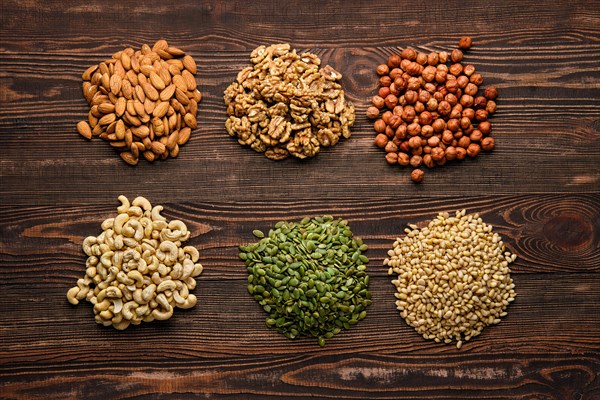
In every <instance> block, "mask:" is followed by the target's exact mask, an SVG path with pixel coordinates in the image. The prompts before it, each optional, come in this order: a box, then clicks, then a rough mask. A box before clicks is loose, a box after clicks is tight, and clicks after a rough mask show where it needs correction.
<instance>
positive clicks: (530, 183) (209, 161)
mask: <svg viewBox="0 0 600 400" xmlns="http://www.w3.org/2000/svg"><path fill="white" fill-rule="evenodd" d="M463 35H469V36H471V37H472V38H473V40H474V43H475V46H474V48H473V49H472V50H471V51H469V52H468V53H467V56H466V58H467V60H468V62H470V63H472V64H474V65H475V66H476V68H477V69H478V70H479V71H480V72H481V73H482V74H483V75H484V77H485V84H493V85H495V86H497V87H498V88H499V90H500V93H501V97H500V99H499V102H498V104H499V111H498V113H497V114H496V115H495V116H494V118H493V120H492V121H493V130H494V131H493V135H494V137H495V138H496V143H497V148H496V149H495V150H494V151H493V152H491V153H489V154H481V155H480V156H479V157H477V158H476V159H475V160H466V161H464V162H463V163H460V164H452V165H448V166H445V167H444V168H440V169H439V170H435V171H429V172H428V173H427V174H426V180H425V182H424V183H423V184H422V185H413V184H411V183H410V182H409V170H406V169H400V168H391V167H389V166H388V165H387V164H386V163H385V160H384V157H383V155H384V154H383V153H382V152H381V151H380V150H379V149H377V148H375V147H374V146H373V144H372V140H373V137H374V133H373V132H372V129H371V124H370V122H369V121H368V120H367V119H366V118H365V117H364V112H365V110H366V108H367V106H368V105H369V99H370V97H371V96H372V95H373V94H374V93H375V90H376V88H377V82H376V76H375V73H374V69H375V67H376V66H377V65H378V64H379V63H381V62H382V61H383V60H385V59H386V58H387V57H388V56H389V55H390V54H392V53H394V52H397V51H398V50H399V49H402V48H404V47H407V46H411V47H415V48H417V49H420V50H423V51H431V50H447V49H451V48H453V47H454V46H455V45H456V43H457V41H458V39H459V38H460V37H461V36H463ZM158 38H166V39H168V40H169V42H170V43H172V44H174V45H176V46H178V47H180V48H182V49H184V50H185V51H186V52H188V53H190V54H191V55H192V56H193V57H194V58H195V59H196V61H197V63H198V74H197V80H198V82H199V85H200V87H201V90H202V92H203V94H204V99H203V101H202V103H201V104H200V110H199V114H198V119H199V127H198V129H197V130H195V131H194V132H193V135H192V138H191V140H190V142H189V143H188V144H186V145H185V146H184V147H182V149H181V153H180V156H179V158H177V159H174V160H168V161H166V162H159V163H155V164H148V163H146V162H141V163H140V165H138V166H137V167H135V168H131V167H129V166H127V165H125V164H124V163H123V162H122V161H121V160H120V159H119V158H118V157H117V155H116V154H115V153H114V151H113V150H112V149H111V148H110V146H108V145H107V144H106V143H104V142H102V141H101V140H99V139H96V140H93V141H91V142H87V141H85V140H83V139H82V138H81V137H79V135H78V134H77V132H76V130H75V125H76V123H77V122H78V121H79V120H81V119H82V118H83V117H85V115H86V110H87V107H86V103H85V100H84V99H83V97H82V96H81V91H80V86H81V73H82V72H83V71H84V70H85V69H86V68H87V67H88V66H90V65H92V64H93V63H97V62H99V61H101V60H103V59H105V58H107V57H108V56H109V55H110V54H112V53H113V52H115V51H117V50H120V49H122V48H123V47H125V46H132V47H136V48H139V46H140V45H141V44H142V43H153V42H154V41H155V40H156V39H158ZM277 42H290V43H291V44H292V45H293V46H294V47H295V48H297V49H299V50H308V51H312V52H314V53H316V54H318V55H319V56H320V57H321V58H322V60H323V62H324V63H329V64H331V65H332V66H334V67H335V68H336V69H338V70H339V71H341V72H342V73H343V75H344V78H343V84H344V86H345V89H346V92H347V97H348V98H350V99H351V100H352V101H353V102H354V104H355V105H356V108H357V121H356V124H355V126H354V128H353V135H352V137H351V138H350V139H349V140H345V141H341V142H340V143H339V144H338V145H336V146H335V147H333V148H330V149H326V150H324V151H322V152H321V153H320V154H319V155H318V156H317V157H316V158H314V159H311V160H306V161H298V160H285V161H283V162H278V163H276V162H272V161H269V160H267V159H266V158H265V157H264V156H262V155H260V154H257V153H255V152H254V151H252V150H250V149H248V148H242V147H240V146H239V145H238V144H237V143H236V141H235V140H233V139H232V138H230V137H229V136H228V135H227V133H226V131H225V129H224V121H225V118H226V113H225V107H224V105H223V100H222V93H223V90H224V89H225V88H226V87H227V85H228V84H229V83H230V82H231V81H232V80H233V79H234V78H235V76H236V74H237V72H238V71H239V70H240V69H241V68H243V67H244V66H246V65H247V64H248V57H249V53H250V51H251V50H252V49H254V48H255V47H256V46H258V45H260V44H269V43H277ZM598 54H600V2H599V1H579V0H574V1H569V2H549V1H533V0H525V1H519V2H517V1H504V2H491V1H475V0H463V1H455V0H451V1H446V2H429V3H423V2H419V1H413V0H411V1H404V2H389V1H387V2H384V1H371V2H368V3H367V2H361V1H342V0H336V1H328V2H319V1H316V0H310V1H295V0H292V1H287V2H277V1H260V2H252V3H250V2H245V1H239V0H233V1H227V2H225V1H216V0H215V1H200V2H193V1H180V2H176V3H165V2H158V1H153V0H146V1H143V2H142V1H127V2H121V3H117V2H108V3H107V2H106V1H99V0H88V1H86V2H81V1H72V2H64V1H56V0H52V1H43V2H42V1H38V0H24V1H16V0H6V1H3V2H2V3H1V4H0V139H1V141H2V142H1V143H2V144H1V149H2V156H0V309H1V310H2V312H0V398H2V399H4V398H6V399H48V398H51V399H54V398H57V399H58V398H60V399H124V398H133V399H167V398H168V399H171V398H188V397H193V398H195V397H199V398H212V399H275V398H277V399H308V398H310V399H315V398H323V399H368V398H374V399H544V400H555V399H556V400H559V399H560V400H563V399H568V400H588V399H590V400H595V399H600V340H599V338H600V323H599V322H598V321H599V320H600V311H599V310H600V308H599V306H600V240H599V238H600V145H599V143H600V96H599V93H600V67H599V63H598V61H599V58H598ZM120 194H125V195H126V196H128V197H130V198H133V197H135V196H138V195H143V196H146V197H147V198H148V199H150V200H151V201H152V203H154V204H163V205H164V206H165V212H164V214H165V215H166V216H167V217H168V218H169V219H171V218H177V219H182V220H184V221H185V222H186V224H187V225H188V227H189V228H190V230H191V231H192V237H191V238H190V240H189V242H188V244H190V245H193V246H196V247H198V248H199V249H200V251H201V262H202V263H203V265H204V267H205V270H204V272H203V274H202V275H201V277H200V278H199V281H198V287H197V288H196V289H195V291H194V293H195V294H196V295H198V298H199V302H198V305H197V306H196V307H194V308H193V309H191V310H185V311H184V310H179V311H177V312H176V313H175V315H174V317H173V318H172V319H171V320H169V321H166V322H162V323H152V324H146V325H143V326H139V327H134V328H132V329H128V330H127V331H125V332H116V331H114V330H113V329H111V328H103V327H101V326H99V325H97V324H95V323H94V321H93V318H92V316H93V311H92V308H91V306H90V305H89V304H87V303H85V304H80V305H79V306H77V307H74V306H71V305H70V304H68V302H67V301H66V298H65V294H66V291H67V289H68V288H69V287H71V286H72V285H73V284H74V283H75V281H76V279H77V278H78V277H80V276H81V275H82V274H83V271H84V262H85V257H84V255H83V253H82V251H81V242H82V240H83V238H84V237H86V236H88V235H92V234H98V233H99V231H100V223H101V222H102V220H104V219H105V218H108V217H110V216H112V215H113V214H114V213H115V209H116V207H117V205H118V202H117V201H116V198H117V196H118V195H120ZM463 208H466V209H467V210H468V211H469V212H478V213H480V214H481V215H482V217H483V218H484V220H485V221H486V222H488V223H491V224H492V225H494V229H495V230H496V231H497V232H498V233H500V234H501V235H502V237H503V239H504V241H505V243H506V245H507V247H508V248H509V249H510V250H511V251H513V252H514V253H516V254H517V256H518V258H517V260H516V262H515V263H514V264H513V265H512V277H513V279H514V281H515V284H516V290H517V293H518V297H517V300H516V301H515V302H514V303H513V304H512V305H511V306H510V308H509V314H508V316H507V317H506V318H505V319H504V320H503V321H502V323H501V324H499V325H498V326H494V327H490V328H487V329H485V330H484V331H483V333H482V335H481V336H479V337H477V338H475V339H474V340H473V341H471V342H469V343H467V344H465V345H464V346H463V348H462V349H461V350H457V349H456V348H455V347H453V346H445V345H439V344H435V343H433V342H429V341H425V340H423V339H422V338H421V337H420V336H418V335H417V334H416V333H415V332H414V330H413V329H412V328H410V327H409V326H407V325H406V324H405V323H404V321H403V320H402V319H401V318H400V316H399V313H398V311H397V310H396V309H395V305H394V301H395V299H394V290H395V289H394V287H393V285H391V283H390V280H391V278H390V277H388V275H387V269H386V268H385V267H383V266H382V262H383V259H384V257H385V256H386V252H387V250H388V248H390V247H391V245H392V243H393V241H394V239H395V238H396V237H397V236H398V235H401V234H402V232H403V229H404V227H405V226H406V224H408V223H417V224H419V225H423V224H426V223H427V221H428V220H429V219H431V218H432V217H434V216H435V215H436V214H437V213H438V212H440V211H454V210H458V209H463ZM320 214H332V215H335V216H339V217H343V218H346V219H348V221H349V222H350V225H351V227H352V230H353V232H354V233H355V235H357V236H359V237H361V238H363V239H364V241H365V243H367V244H368V245H369V250H368V252H367V255H368V256H369V258H370V260H371V262H370V263H369V265H368V272H369V275H370V276H371V280H370V281H371V284H370V287H371V292H372V295H373V299H374V302H373V304H372V305H371V306H370V307H369V308H368V310H367V318H366V319H365V320H364V321H361V322H360V323H359V324H357V325H356V326H354V327H352V329H350V330H349V331H346V332H343V333H341V334H340V335H338V336H336V337H335V338H333V339H331V340H329V341H328V343H327V345H326V346H325V347H324V348H321V347H319V346H318V345H317V344H316V343H315V341H314V340H310V339H301V340H294V341H290V340H287V339H285V338H284V337H283V336H281V335H279V334H277V333H276V332H274V331H273V330H270V329H268V328H267V327H266V326H265V324H264V319H265V316H266V314H265V313H264V312H263V311H262V310H261V309H260V307H259V306H258V305H257V304H256V303H255V302H254V300H253V299H252V298H251V297H250V296H249V295H248V294H247V291H246V270H245V268H244V265H243V263H242V262H241V261H240V260H239V258H238V249H237V247H238V246H239V245H240V244H244V243H248V242H250V241H253V239H254V238H253V237H252V234H251V232H252V230H253V229H255V228H259V229H263V230H267V229H268V228H269V227H270V226H272V225H273V224H274V223H275V222H277V221H279V220H292V219H301V218H303V217H304V216H312V215H320Z"/></svg>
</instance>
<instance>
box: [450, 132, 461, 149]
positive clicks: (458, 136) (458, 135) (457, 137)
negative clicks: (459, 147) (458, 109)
mask: <svg viewBox="0 0 600 400" xmlns="http://www.w3.org/2000/svg"><path fill="white" fill-rule="evenodd" d="M452 137H453V138H454V139H460V138H461V137H463V131H457V132H454V134H453V135H452ZM452 143H454V140H453V141H452ZM457 143H458V142H457ZM452 146H456V143H454V144H452Z"/></svg>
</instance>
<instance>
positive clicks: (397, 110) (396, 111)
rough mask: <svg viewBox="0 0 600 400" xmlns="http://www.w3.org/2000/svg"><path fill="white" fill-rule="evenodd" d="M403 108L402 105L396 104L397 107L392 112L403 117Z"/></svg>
mask: <svg viewBox="0 0 600 400" xmlns="http://www.w3.org/2000/svg"><path fill="white" fill-rule="evenodd" d="M402 110H403V108H402V106H396V107H394V109H393V110H392V114H394V115H397V116H399V117H401V116H402Z"/></svg>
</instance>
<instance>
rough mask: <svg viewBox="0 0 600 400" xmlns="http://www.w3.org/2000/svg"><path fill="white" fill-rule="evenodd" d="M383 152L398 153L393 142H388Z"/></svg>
mask: <svg viewBox="0 0 600 400" xmlns="http://www.w3.org/2000/svg"><path fill="white" fill-rule="evenodd" d="M385 151H386V152H388V153H395V152H397V151H398V146H396V144H395V143H394V142H391V141H389V142H387V144H386V145H385Z"/></svg>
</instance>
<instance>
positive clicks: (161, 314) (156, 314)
mask: <svg viewBox="0 0 600 400" xmlns="http://www.w3.org/2000/svg"><path fill="white" fill-rule="evenodd" d="M172 316H173V307H171V306H170V305H169V308H168V309H167V311H161V310H159V309H155V310H153V311H152V317H153V318H154V319H156V320H158V321H164V320H166V319H169V318H171V317H172Z"/></svg>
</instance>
